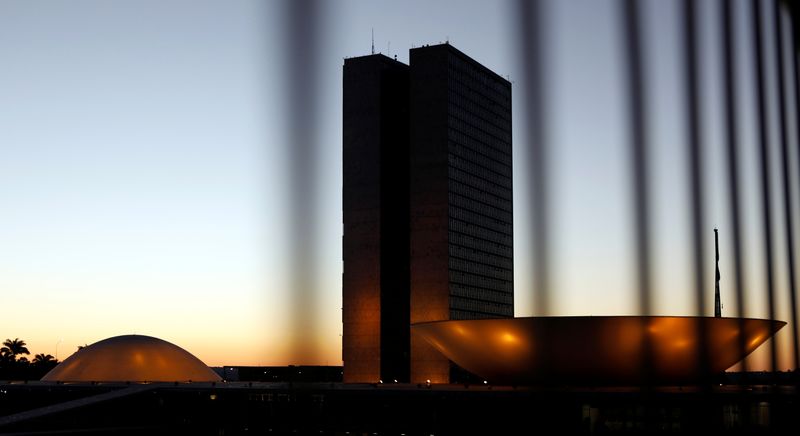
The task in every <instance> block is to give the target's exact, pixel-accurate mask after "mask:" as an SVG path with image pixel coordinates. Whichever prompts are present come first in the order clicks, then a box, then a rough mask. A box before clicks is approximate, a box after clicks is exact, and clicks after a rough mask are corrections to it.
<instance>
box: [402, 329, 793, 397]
mask: <svg viewBox="0 0 800 436" xmlns="http://www.w3.org/2000/svg"><path fill="white" fill-rule="evenodd" d="M740 323H741V324H742V327H743V330H742V331H743V332H744V333H743V336H744V337H743V338H742V339H743V343H744V344H745V349H744V350H742V349H740ZM784 325H786V323H785V322H783V321H770V320H764V319H751V318H745V319H741V320H740V319H738V318H712V317H678V316H650V317H645V316H596V317H531V318H510V319H509V318H506V319H482V320H464V321H437V322H427V323H419V324H414V325H413V326H412V332H413V333H414V334H415V335H417V336H420V337H422V338H424V339H425V340H427V341H428V342H429V343H430V344H431V345H433V346H434V347H435V348H436V349H437V350H439V351H440V352H441V353H442V354H444V355H445V356H446V357H447V358H448V359H450V360H452V361H453V362H455V363H456V364H458V365H459V366H461V367H463V368H464V369H466V370H468V371H470V372H472V373H474V374H476V375H478V376H481V377H483V378H485V379H486V380H489V381H490V382H493V383H506V384H525V383H541V382H554V381H557V382H561V383H589V384H628V383H631V384H636V383H640V382H641V381H642V380H643V379H642V377H643V375H644V374H645V372H643V371H642V368H643V366H642V365H644V364H645V362H646V361H645V357H646V356H645V353H644V350H645V349H646V348H645V346H646V344H647V343H649V345H650V349H651V350H652V354H651V355H652V361H651V364H650V368H649V371H647V374H648V376H649V377H650V379H649V380H650V381H651V382H654V383H662V384H664V383H675V384H679V383H687V382H691V381H693V380H698V379H699V376H700V375H701V373H700V367H699V365H698V363H699V361H700V358H701V357H705V358H707V359H708V363H709V365H710V369H711V371H712V372H714V373H719V372H722V371H724V370H726V369H727V368H730V367H731V366H733V365H734V364H736V362H738V361H740V360H742V359H743V358H744V357H745V356H747V355H748V354H750V353H751V352H752V351H753V350H755V349H756V348H757V347H758V346H760V345H761V344H762V343H764V342H765V341H766V340H767V339H769V338H770V337H772V335H774V334H775V333H776V332H777V331H778V330H780V329H781V328H782V327H783V326H784ZM701 328H704V329H705V331H706V349H701V344H702V341H700V340H699V336H698V335H699V332H700V331H701Z"/></svg>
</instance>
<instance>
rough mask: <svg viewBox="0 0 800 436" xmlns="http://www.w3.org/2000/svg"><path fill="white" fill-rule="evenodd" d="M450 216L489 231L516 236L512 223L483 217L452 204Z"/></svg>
mask: <svg viewBox="0 0 800 436" xmlns="http://www.w3.org/2000/svg"><path fill="white" fill-rule="evenodd" d="M448 215H449V217H450V218H451V219H457V220H461V221H466V222H468V223H472V224H475V225H479V226H481V227H486V228H487V229H492V230H494V231H496V232H500V233H503V234H505V235H513V234H514V226H513V225H512V224H511V223H510V222H508V221H502V220H499V219H496V218H493V217H490V216H487V215H483V214H481V213H478V212H475V211H474V210H470V209H465V208H462V207H458V206H455V205H453V204H451V205H450V210H449V212H448Z"/></svg>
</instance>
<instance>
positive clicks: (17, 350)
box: [0, 338, 31, 360]
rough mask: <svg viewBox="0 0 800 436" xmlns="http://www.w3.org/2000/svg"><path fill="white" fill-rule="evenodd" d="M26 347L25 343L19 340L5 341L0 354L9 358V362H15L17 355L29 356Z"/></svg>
mask: <svg viewBox="0 0 800 436" xmlns="http://www.w3.org/2000/svg"><path fill="white" fill-rule="evenodd" d="M26 345H27V344H26V343H25V341H23V340H22V339H20V338H14V340H13V341H12V340H11V339H6V340H5V341H4V342H3V348H0V354H4V355H6V356H10V357H11V360H17V355H19V354H31V352H30V351H28V347H26ZM25 360H27V359H25Z"/></svg>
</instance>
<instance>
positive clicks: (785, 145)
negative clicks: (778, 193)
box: [773, 0, 800, 368]
mask: <svg viewBox="0 0 800 436" xmlns="http://www.w3.org/2000/svg"><path fill="white" fill-rule="evenodd" d="M773 5H774V17H775V51H776V53H775V59H776V62H777V68H776V69H777V74H776V77H775V80H777V81H778V122H779V124H778V128H779V130H780V138H781V164H782V167H783V209H784V214H783V217H784V225H785V226H786V258H787V262H788V268H787V272H788V274H789V277H788V280H789V300H790V301H791V304H792V357H793V362H794V367H795V368H800V357H798V352H797V288H796V285H795V271H794V223H793V221H792V211H793V210H794V209H792V194H791V192H792V189H791V181H790V179H791V174H790V173H789V139H788V129H789V126H788V125H787V121H786V94H785V93H786V91H785V86H784V63H783V23H782V22H781V21H782V20H781V4H780V2H779V1H777V0H776V1H775V2H774V3H773Z"/></svg>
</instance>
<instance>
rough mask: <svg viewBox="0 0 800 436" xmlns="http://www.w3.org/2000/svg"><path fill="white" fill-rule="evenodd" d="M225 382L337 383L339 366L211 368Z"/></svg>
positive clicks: (339, 379)
mask: <svg viewBox="0 0 800 436" xmlns="http://www.w3.org/2000/svg"><path fill="white" fill-rule="evenodd" d="M212 369H213V370H214V371H215V372H216V373H217V374H218V375H219V376H220V377H222V378H223V379H224V380H226V381H253V382H276V383H278V382H281V383H283V382H302V383H339V382H341V381H342V367H341V366H313V365H308V366H305V365H298V366H295V365H289V366H222V367H214V368H212Z"/></svg>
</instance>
